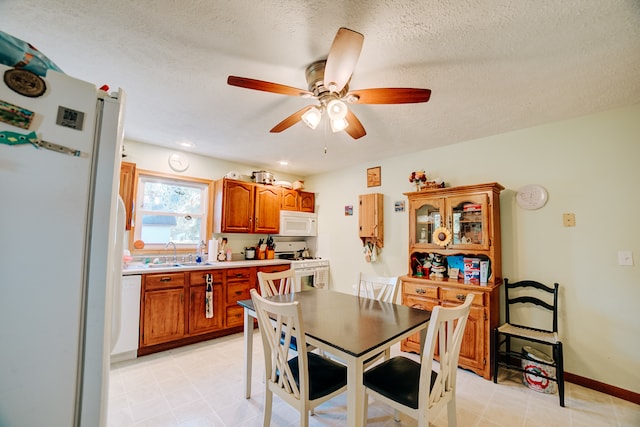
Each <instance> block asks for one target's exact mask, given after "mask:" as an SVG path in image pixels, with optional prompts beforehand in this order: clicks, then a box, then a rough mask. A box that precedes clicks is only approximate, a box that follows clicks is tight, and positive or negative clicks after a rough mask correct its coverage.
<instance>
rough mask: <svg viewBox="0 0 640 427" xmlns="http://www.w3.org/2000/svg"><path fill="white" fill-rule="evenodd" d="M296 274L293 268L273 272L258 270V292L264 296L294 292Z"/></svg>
mask: <svg viewBox="0 0 640 427" xmlns="http://www.w3.org/2000/svg"><path fill="white" fill-rule="evenodd" d="M295 280H296V274H295V271H294V270H293V269H289V270H285V271H278V272H275V273H266V272H264V271H260V272H258V284H259V285H260V294H261V295H262V296H264V297H272V296H274V295H284V294H289V293H291V292H295V288H296V287H295Z"/></svg>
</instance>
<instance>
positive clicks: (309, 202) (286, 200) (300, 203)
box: [280, 188, 316, 213]
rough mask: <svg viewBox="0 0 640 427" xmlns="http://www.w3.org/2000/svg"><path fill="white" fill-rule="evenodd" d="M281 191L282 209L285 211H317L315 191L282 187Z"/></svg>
mask: <svg viewBox="0 0 640 427" xmlns="http://www.w3.org/2000/svg"><path fill="white" fill-rule="evenodd" d="M280 191H281V196H280V209H282V210H284V211H300V212H311V213H313V212H315V207H316V195H315V193H311V192H308V191H300V190H291V189H287V188H281V189H280Z"/></svg>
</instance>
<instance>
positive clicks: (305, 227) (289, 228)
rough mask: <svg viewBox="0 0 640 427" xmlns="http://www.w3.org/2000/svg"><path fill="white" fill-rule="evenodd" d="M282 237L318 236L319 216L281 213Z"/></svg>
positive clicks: (314, 214)
mask: <svg viewBox="0 0 640 427" xmlns="http://www.w3.org/2000/svg"><path fill="white" fill-rule="evenodd" d="M279 235H280V236H317V235H318V214H316V213H310V212H297V211H280V233H279Z"/></svg>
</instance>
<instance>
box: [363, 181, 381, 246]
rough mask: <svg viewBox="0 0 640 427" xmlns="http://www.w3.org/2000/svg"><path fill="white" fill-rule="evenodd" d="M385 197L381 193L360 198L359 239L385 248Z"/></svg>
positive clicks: (364, 195)
mask: <svg viewBox="0 0 640 427" xmlns="http://www.w3.org/2000/svg"><path fill="white" fill-rule="evenodd" d="M383 200H384V195H383V194H381V193H371V194H363V195H360V196H359V212H358V226H359V237H360V239H361V240H362V241H363V242H365V243H373V244H374V245H376V246H378V247H380V248H381V247H383V246H384V211H383Z"/></svg>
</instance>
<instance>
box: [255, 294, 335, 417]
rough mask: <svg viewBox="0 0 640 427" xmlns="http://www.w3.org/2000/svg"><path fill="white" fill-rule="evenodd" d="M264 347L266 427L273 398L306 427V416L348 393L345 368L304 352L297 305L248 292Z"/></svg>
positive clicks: (301, 327) (301, 325)
mask: <svg viewBox="0 0 640 427" xmlns="http://www.w3.org/2000/svg"><path fill="white" fill-rule="evenodd" d="M251 299H252V300H253V305H254V308H255V311H256V315H257V317H258V327H259V329H260V335H261V336H262V344H263V347H264V366H265V370H266V381H265V383H266V389H265V400H264V421H263V425H264V426H265V427H267V426H269V425H270V423H271V409H272V403H273V394H276V395H278V396H279V397H280V398H281V399H282V400H284V401H285V402H286V403H288V404H289V405H291V406H293V407H294V408H296V409H297V410H298V411H299V412H300V423H299V425H300V426H305V427H306V426H308V425H309V412H310V411H312V410H313V408H315V407H316V406H318V405H320V404H321V403H323V402H326V401H327V400H329V399H331V398H333V397H335V396H337V395H339V394H340V393H342V392H344V391H346V390H347V368H346V367H345V366H343V365H341V364H339V363H336V362H334V361H332V360H330V359H327V358H324V357H322V356H320V355H317V354H315V353H310V352H307V350H306V348H307V346H306V342H305V335H304V321H303V316H302V311H301V310H300V305H299V303H298V302H297V301H294V302H290V303H278V302H272V301H269V300H267V299H265V298H263V297H261V296H260V295H258V292H256V290H255V289H251ZM293 338H295V339H296V341H297V342H298V343H299V344H300V345H299V348H300V350H298V354H297V356H296V357H294V358H291V359H290V358H289V345H290V343H291V340H292V339H293Z"/></svg>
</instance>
